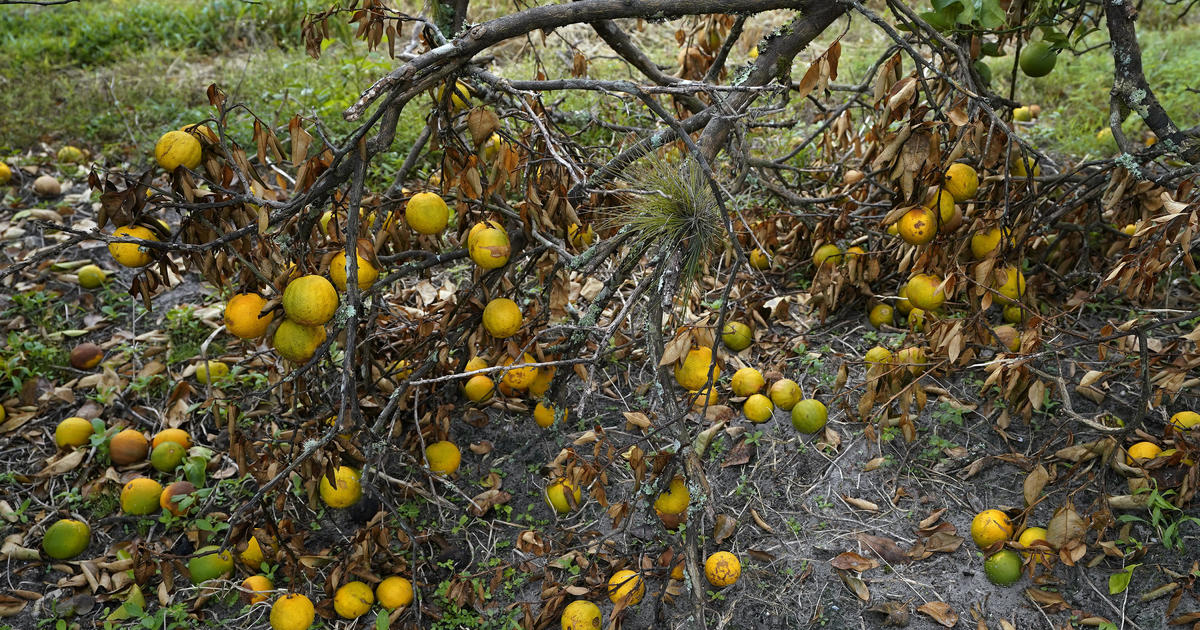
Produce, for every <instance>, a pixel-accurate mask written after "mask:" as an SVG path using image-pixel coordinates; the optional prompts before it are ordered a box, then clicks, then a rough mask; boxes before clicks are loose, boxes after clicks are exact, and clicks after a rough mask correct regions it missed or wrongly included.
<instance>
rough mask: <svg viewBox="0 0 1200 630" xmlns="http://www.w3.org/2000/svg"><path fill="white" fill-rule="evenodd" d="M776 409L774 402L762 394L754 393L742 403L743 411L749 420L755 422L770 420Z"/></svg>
mask: <svg viewBox="0 0 1200 630" xmlns="http://www.w3.org/2000/svg"><path fill="white" fill-rule="evenodd" d="M774 411H775V405H774V403H772V402H771V399H770V398H767V397H766V396H763V395H762V394H752V395H751V396H750V397H749V398H747V399H746V402H744V403H742V413H744V414H746V419H747V420H749V421H750V422H753V423H755V424H761V423H763V422H766V421H767V420H770V419H771V415H772V414H773V413H774Z"/></svg>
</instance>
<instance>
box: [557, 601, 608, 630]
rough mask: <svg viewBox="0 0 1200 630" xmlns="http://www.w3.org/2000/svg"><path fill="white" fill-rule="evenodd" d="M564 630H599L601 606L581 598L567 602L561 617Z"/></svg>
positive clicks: (560, 621) (560, 622) (560, 620)
mask: <svg viewBox="0 0 1200 630" xmlns="http://www.w3.org/2000/svg"><path fill="white" fill-rule="evenodd" d="M559 624H560V625H561V627H562V630H599V628H600V607H599V606H597V605H595V604H593V603H592V602H589V601H587V600H583V599H579V600H575V601H573V602H571V603H570V604H567V607H566V608H564V609H563V613H562V617H560V618H559Z"/></svg>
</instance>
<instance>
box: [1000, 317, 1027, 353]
mask: <svg viewBox="0 0 1200 630" xmlns="http://www.w3.org/2000/svg"><path fill="white" fill-rule="evenodd" d="M996 337H997V338H998V339H999V340H1000V343H1002V344H1004V347H1005V348H1008V351H1009V352H1017V351H1019V350H1020V349H1021V333H1019V332H1017V329H1016V328H1013V327H1012V326H1009V325H1007V324H1006V325H1004V326H997V327H996Z"/></svg>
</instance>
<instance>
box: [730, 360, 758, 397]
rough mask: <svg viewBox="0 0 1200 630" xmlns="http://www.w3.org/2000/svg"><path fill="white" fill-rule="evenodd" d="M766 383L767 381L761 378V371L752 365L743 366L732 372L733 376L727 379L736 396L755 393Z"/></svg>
mask: <svg viewBox="0 0 1200 630" xmlns="http://www.w3.org/2000/svg"><path fill="white" fill-rule="evenodd" d="M766 384H767V381H766V380H765V379H763V375H762V372H759V371H758V370H756V369H754V368H752V367H744V368H741V369H740V370H738V371H736V372H734V373H733V378H732V379H731V380H730V381H729V386H730V388H731V389H733V393H734V395H737V396H749V395H750V394H756V393H758V392H759V391H760V390H761V389H762V388H763V386H764V385H766Z"/></svg>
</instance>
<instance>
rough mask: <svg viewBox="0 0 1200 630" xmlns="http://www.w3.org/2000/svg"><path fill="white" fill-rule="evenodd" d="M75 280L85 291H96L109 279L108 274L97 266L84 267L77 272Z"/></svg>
mask: <svg viewBox="0 0 1200 630" xmlns="http://www.w3.org/2000/svg"><path fill="white" fill-rule="evenodd" d="M75 278H76V280H77V281H78V282H79V286H81V287H83V288H85V289H95V288H97V287H99V286H100V285H102V284H104V281H105V280H107V279H108V274H106V273H104V270H103V269H101V268H100V267H97V266H96V265H84V266H82V267H80V268H79V270H78V271H76V272H75Z"/></svg>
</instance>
